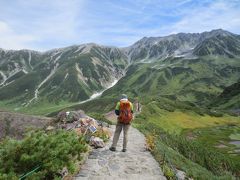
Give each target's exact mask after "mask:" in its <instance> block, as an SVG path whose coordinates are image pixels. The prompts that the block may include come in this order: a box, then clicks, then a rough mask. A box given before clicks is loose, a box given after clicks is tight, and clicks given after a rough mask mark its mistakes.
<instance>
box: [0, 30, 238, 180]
mask: <svg viewBox="0 0 240 180" xmlns="http://www.w3.org/2000/svg"><path fill="white" fill-rule="evenodd" d="M123 93H124V94H127V95H128V97H129V99H130V100H131V101H132V102H133V104H134V111H135V112H136V113H135V118H134V120H133V126H134V127H135V128H137V129H139V130H140V131H141V132H142V133H143V134H144V135H145V137H146V140H147V143H148V144H149V145H150V147H151V148H150V151H151V153H152V155H153V156H154V158H155V159H156V160H157V162H158V163H159V164H160V166H161V168H162V169H163V172H164V175H165V176H166V177H167V178H168V179H177V177H176V169H178V170H181V171H183V172H185V173H186V177H188V178H193V179H224V180H225V179H229V180H230V179H238V178H240V35H238V34H235V33H232V32H229V31H226V30H223V29H215V30H212V31H206V32H202V33H177V34H171V35H168V36H162V37H144V38H142V39H140V40H138V41H137V42H135V43H134V44H132V45H130V46H128V47H113V46H105V45H100V44H95V43H88V44H81V45H73V46H69V47H65V48H59V49H52V50H48V51H44V52H38V51H33V50H26V49H25V50H5V49H0V110H1V111H7V112H9V113H10V114H11V113H20V114H26V115H38V116H45V117H46V118H49V117H56V115H57V114H58V113H59V112H60V111H74V110H79V109H81V110H83V111H85V113H87V114H88V115H89V116H92V117H95V118H96V119H99V120H101V121H105V122H108V123H111V124H112V123H113V124H114V123H116V122H115V121H112V119H111V118H108V116H107V114H108V113H109V112H110V111H113V110H114V108H115V106H116V102H117V101H118V99H119V96H120V95H121V94H123ZM137 103H139V104H140V105H141V111H140V112H137V107H136V104H137ZM0 120H1V124H2V127H0V129H1V130H2V132H5V133H2V135H1V138H2V140H1V141H0V145H1V146H0V155H1V154H4V155H3V157H0V165H1V166H0V179H1V178H3V179H4V178H13V179H14V178H16V177H17V174H20V172H24V171H26V170H27V169H30V167H33V166H34V167H35V166H37V165H38V164H40V161H39V162H38V163H35V161H34V160H35V159H37V158H39V157H41V156H43V155H44V154H43V153H41V152H40V151H43V148H42V146H45V145H46V144H48V140H49V141H51V142H53V143H54V144H58V146H56V147H58V148H53V149H52V152H48V153H49V158H50V159H51V157H52V158H54V155H57V154H59V153H60V151H61V153H63V156H62V157H61V158H60V159H59V160H56V159H53V160H54V161H53V162H55V161H56V163H55V164H54V163H47V165H43V170H42V171H40V172H38V173H35V174H34V177H40V179H41V177H48V178H49V179H51V178H54V177H57V176H56V173H55V171H57V169H58V168H62V167H64V166H63V162H64V161H65V160H66V162H67V167H69V168H70V170H71V171H72V172H74V170H75V169H76V168H75V167H74V162H75V159H76V158H77V159H82V157H81V154H80V153H81V152H85V151H86V147H85V146H86V145H85V140H84V139H82V137H77V136H76V134H74V133H73V134H68V133H67V132H63V131H57V132H55V133H50V134H46V135H44V132H42V131H41V130H38V131H36V132H35V133H36V134H34V132H32V131H30V133H28V134H27V135H26V136H25V137H24V138H23V139H21V140H19V141H17V140H13V139H10V138H9V137H8V136H11V127H13V126H14V123H13V122H12V121H8V119H7V117H4V118H1V119H0ZM23 123H24V121H23ZM4 128H5V129H4ZM31 133H33V134H31ZM58 138H62V141H63V140H65V141H66V143H63V142H62V141H60V140H59V139H58ZM58 141H60V142H58ZM79 141H80V142H82V145H81V146H80V145H79V146H77V145H74V144H75V143H76V142H79ZM61 143H63V144H61ZM32 144H34V146H33V145H32ZM75 146H76V147H75ZM74 147H75V149H74ZM17 149H18V150H19V153H20V152H21V153H23V154H24V156H23V157H20V155H19V154H17V153H18V151H17ZM31 149H33V150H34V151H36V152H37V151H39V152H38V153H36V154H34V152H33V150H31ZM30 150H31V151H30ZM28 152H30V154H28ZM66 154H69V156H67V155H66ZM74 158H75V159H74ZM27 159H30V162H31V163H32V164H31V165H28V164H26V162H27ZM15 160H16V161H15ZM44 161H45V160H44ZM46 161H48V159H47V160H46ZM14 162H17V163H19V166H21V167H20V168H18V167H17V165H16V164H14ZM4 163H7V164H4ZM37 167H38V166H37Z"/></svg>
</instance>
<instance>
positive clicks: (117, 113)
mask: <svg viewBox="0 0 240 180" xmlns="http://www.w3.org/2000/svg"><path fill="white" fill-rule="evenodd" d="M119 109H120V102H118V103H117V105H116V107H115V114H116V115H117V116H119Z"/></svg>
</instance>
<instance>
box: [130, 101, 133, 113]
mask: <svg viewBox="0 0 240 180" xmlns="http://www.w3.org/2000/svg"><path fill="white" fill-rule="evenodd" d="M130 106H131V112H132V113H133V104H132V103H131V102H130Z"/></svg>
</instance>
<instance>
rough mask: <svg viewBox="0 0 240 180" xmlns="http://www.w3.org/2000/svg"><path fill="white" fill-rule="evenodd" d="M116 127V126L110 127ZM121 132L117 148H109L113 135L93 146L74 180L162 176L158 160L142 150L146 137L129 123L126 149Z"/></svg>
mask: <svg viewBox="0 0 240 180" xmlns="http://www.w3.org/2000/svg"><path fill="white" fill-rule="evenodd" d="M111 130H112V131H114V130H115V126H112V127H111ZM122 135H123V134H121V136H120V139H119V142H118V147H117V151H116V152H112V151H110V150H109V147H110V145H111V142H112V138H111V140H110V141H109V143H108V144H107V145H106V147H104V148H101V149H94V150H93V151H92V152H91V153H90V156H89V157H88V160H87V161H86V163H85V164H84V165H83V167H82V169H81V171H80V172H79V174H78V175H77V176H76V177H75V179H76V180H118V179H122V180H123V179H128V180H165V179H166V178H165V177H164V176H163V173H162V171H161V169H160V168H159V165H158V163H157V162H156V160H155V159H154V158H153V156H152V155H151V154H150V152H148V151H146V150H145V138H144V136H143V134H141V133H140V132H139V131H138V130H137V129H135V128H133V127H131V128H130V131H129V141H128V150H127V152H121V150H122V142H123V137H122Z"/></svg>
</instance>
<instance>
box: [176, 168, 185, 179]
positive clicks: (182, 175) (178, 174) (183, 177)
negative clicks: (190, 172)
mask: <svg viewBox="0 0 240 180" xmlns="http://www.w3.org/2000/svg"><path fill="white" fill-rule="evenodd" d="M176 177H177V179H179V180H184V179H185V178H186V173H185V172H183V171H180V170H178V169H177V173H176Z"/></svg>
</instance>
